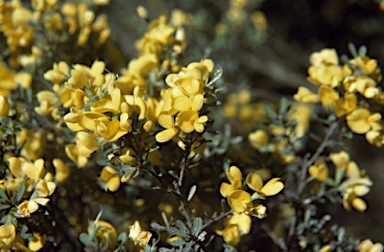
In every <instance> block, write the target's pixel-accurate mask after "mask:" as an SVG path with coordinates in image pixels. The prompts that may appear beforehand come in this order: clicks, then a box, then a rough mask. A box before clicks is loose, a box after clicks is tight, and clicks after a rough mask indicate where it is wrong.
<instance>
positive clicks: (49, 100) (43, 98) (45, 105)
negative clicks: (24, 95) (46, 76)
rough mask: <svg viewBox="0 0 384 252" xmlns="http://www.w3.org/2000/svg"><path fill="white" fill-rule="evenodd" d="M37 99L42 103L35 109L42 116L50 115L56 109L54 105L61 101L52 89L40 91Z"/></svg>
mask: <svg viewBox="0 0 384 252" xmlns="http://www.w3.org/2000/svg"><path fill="white" fill-rule="evenodd" d="M37 100H38V101H39V103H40V107H35V111H36V113H38V114H39V115H41V116H48V115H49V114H50V113H51V112H52V111H53V109H54V107H53V105H56V104H57V103H58V102H59V99H58V98H57V97H56V94H55V93H54V92H51V91H40V92H38V93H37Z"/></svg>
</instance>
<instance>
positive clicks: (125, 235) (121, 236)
mask: <svg viewBox="0 0 384 252" xmlns="http://www.w3.org/2000/svg"><path fill="white" fill-rule="evenodd" d="M117 240H118V241H121V242H123V241H125V240H127V234H126V233H124V232H123V233H121V234H119V237H118V238H117Z"/></svg>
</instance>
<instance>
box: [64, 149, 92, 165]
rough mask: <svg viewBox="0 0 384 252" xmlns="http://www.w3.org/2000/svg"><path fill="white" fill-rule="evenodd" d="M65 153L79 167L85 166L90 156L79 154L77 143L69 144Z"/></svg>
mask: <svg viewBox="0 0 384 252" xmlns="http://www.w3.org/2000/svg"><path fill="white" fill-rule="evenodd" d="M65 153H66V154H67V156H68V157H69V159H71V160H72V161H73V162H75V163H76V164H77V165H78V166H79V167H84V166H85V165H86V164H87V163H88V157H85V156H82V155H79V153H78V151H77V146H76V144H67V145H66V146H65Z"/></svg>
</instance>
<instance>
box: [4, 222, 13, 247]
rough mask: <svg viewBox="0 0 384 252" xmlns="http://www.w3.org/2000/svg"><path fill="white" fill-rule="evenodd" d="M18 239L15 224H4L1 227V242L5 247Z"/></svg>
mask: <svg viewBox="0 0 384 252" xmlns="http://www.w3.org/2000/svg"><path fill="white" fill-rule="evenodd" d="M15 237H16V228H15V226H14V225H13V224H4V225H1V226H0V240H1V241H2V242H3V243H4V244H5V245H11V243H12V241H13V240H14V239H15Z"/></svg>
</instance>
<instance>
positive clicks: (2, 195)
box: [0, 188, 9, 201]
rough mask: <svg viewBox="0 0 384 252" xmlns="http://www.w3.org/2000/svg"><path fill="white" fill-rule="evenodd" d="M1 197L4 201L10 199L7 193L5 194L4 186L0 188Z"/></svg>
mask: <svg viewBox="0 0 384 252" xmlns="http://www.w3.org/2000/svg"><path fill="white" fill-rule="evenodd" d="M0 198H1V199H2V201H3V200H4V201H5V200H9V199H8V197H7V195H6V194H5V192H4V191H3V189H2V188H0Z"/></svg>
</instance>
